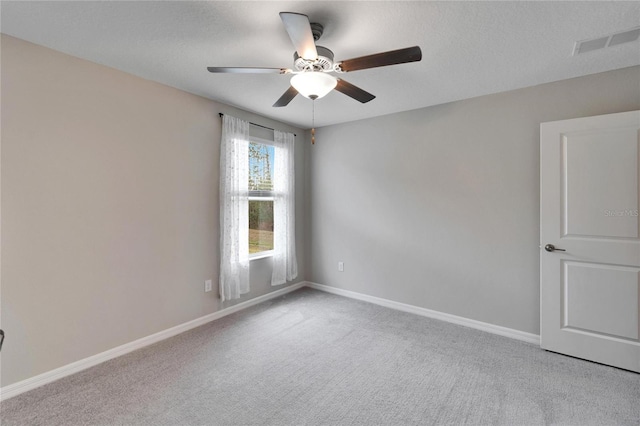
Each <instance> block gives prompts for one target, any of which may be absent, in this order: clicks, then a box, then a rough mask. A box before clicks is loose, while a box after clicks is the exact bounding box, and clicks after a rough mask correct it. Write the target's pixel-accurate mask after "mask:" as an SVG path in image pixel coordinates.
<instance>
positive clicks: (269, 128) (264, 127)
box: [218, 112, 298, 136]
mask: <svg viewBox="0 0 640 426" xmlns="http://www.w3.org/2000/svg"><path fill="white" fill-rule="evenodd" d="M218 115H220V117H222V116H223V115H224V114H223V113H221V112H219V113H218ZM249 124H253V125H254V126H258V127H262V128H263V129H267V130H275V129H272V128H271V127H267V126H263V125H262V124H256V123H252V122H249ZM293 136H298V135H296V134H295V133H294V134H293Z"/></svg>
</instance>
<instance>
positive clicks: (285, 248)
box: [271, 130, 298, 285]
mask: <svg viewBox="0 0 640 426" xmlns="http://www.w3.org/2000/svg"><path fill="white" fill-rule="evenodd" d="M273 139H274V145H275V147H276V149H275V158H274V163H275V164H274V180H273V192H274V200H273V222H274V223H273V274H272V276H271V285H280V284H284V283H285V282H287V281H291V280H293V279H294V278H296V277H297V276H298V262H297V259H296V233H295V226H296V203H295V169H294V161H293V159H294V151H293V145H294V143H293V142H294V136H293V133H285V132H280V131H278V130H274V132H273Z"/></svg>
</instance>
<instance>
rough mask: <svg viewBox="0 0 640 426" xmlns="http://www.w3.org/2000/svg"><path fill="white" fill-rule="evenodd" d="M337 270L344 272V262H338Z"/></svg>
mask: <svg viewBox="0 0 640 426" xmlns="http://www.w3.org/2000/svg"><path fill="white" fill-rule="evenodd" d="M338 271H339V272H344V262H338Z"/></svg>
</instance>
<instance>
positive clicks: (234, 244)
mask: <svg viewBox="0 0 640 426" xmlns="http://www.w3.org/2000/svg"><path fill="white" fill-rule="evenodd" d="M248 292H249V122H248V121H243V120H240V119H238V118H235V117H231V116H228V115H226V114H225V115H224V116H223V117H222V141H221V143H220V298H221V299H222V300H223V301H224V300H229V299H238V298H239V297H240V295H241V294H244V293H248Z"/></svg>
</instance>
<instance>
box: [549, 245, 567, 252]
mask: <svg viewBox="0 0 640 426" xmlns="http://www.w3.org/2000/svg"><path fill="white" fill-rule="evenodd" d="M544 249H545V250H546V251H548V252H552V251H566V250H565V249H559V248H556V246H554V245H553V244H547V245H546V246H544Z"/></svg>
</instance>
